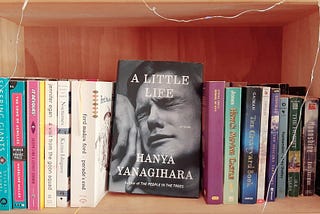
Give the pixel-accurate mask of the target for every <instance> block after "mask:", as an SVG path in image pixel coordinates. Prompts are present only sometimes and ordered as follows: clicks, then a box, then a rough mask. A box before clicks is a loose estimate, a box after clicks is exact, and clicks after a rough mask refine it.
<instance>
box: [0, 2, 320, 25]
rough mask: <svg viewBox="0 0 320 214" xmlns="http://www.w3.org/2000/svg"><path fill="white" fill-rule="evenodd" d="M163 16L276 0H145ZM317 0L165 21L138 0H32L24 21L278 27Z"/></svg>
mask: <svg viewBox="0 0 320 214" xmlns="http://www.w3.org/2000/svg"><path fill="white" fill-rule="evenodd" d="M146 2H147V3H148V5H149V6H150V7H151V8H152V7H155V8H156V10H157V12H159V13H160V14H161V15H163V16H165V17H168V18H173V19H192V18H198V17H205V16H214V15H222V16H234V15H236V14H238V13H240V12H242V11H245V10H249V9H266V8H268V7H270V6H271V5H273V4H274V3H276V2H278V1H276V0H268V1H266V0H265V1H256V0H246V1H245V0H240V1H238V0H237V1H234V0H218V1H215V0H211V1H210V0H202V1H193V0H187V1H182V0H173V1H172V0H158V1H157V0H151V1H150V0H146ZM316 2H317V1H316V0H307V1H302V0H288V1H286V2H285V3H284V4H282V5H279V6H276V7H275V8H273V9H272V10H270V11H268V12H267V13H258V12H250V13H248V14H245V15H243V16H241V17H239V18H237V19H222V18H215V19H210V20H203V21H197V22H190V23H177V22H168V21H166V20H164V19H161V18H160V17H158V16H156V15H154V14H153V13H152V12H151V11H150V10H149V9H148V8H147V7H146V5H145V4H144V2H143V1H142V0H129V1H127V0H120V1H116V0H94V1H88V0H67V1H63V0H59V1H55V0H30V1H29V4H28V6H27V8H26V10H25V17H24V20H23V24H24V26H57V25H72V26H79V25H80V26H113V27H114V26H117V27H119V26H126V27H128V26H164V25H165V26H184V27H185V26H199V25H201V26H230V25H236V26H249V25H250V26H282V25H284V24H287V23H289V22H292V21H295V20H297V18H299V17H301V16H305V15H308V14H311V13H313V12H315V11H316V10H317V4H316ZM22 3H23V0H12V1H11V0H1V1H0V4H1V7H0V17H3V18H6V19H8V20H11V21H14V22H16V23H18V22H19V20H20V11H21V6H22Z"/></svg>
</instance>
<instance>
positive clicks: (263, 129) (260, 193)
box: [257, 87, 270, 203]
mask: <svg viewBox="0 0 320 214" xmlns="http://www.w3.org/2000/svg"><path fill="white" fill-rule="evenodd" d="M261 102H262V105H261V120H260V124H261V125H260V147H259V166H258V189H257V203H263V202H264V195H265V178H266V165H267V145H268V128H269V109H270V87H262V101H261Z"/></svg>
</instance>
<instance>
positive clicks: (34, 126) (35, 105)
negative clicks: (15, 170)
mask: <svg viewBox="0 0 320 214" xmlns="http://www.w3.org/2000/svg"><path fill="white" fill-rule="evenodd" d="M39 96H40V94H39V82H38V81H36V80H28V81H27V97H28V99H27V125H28V129H27V136H28V141H27V150H28V158H27V164H28V209H31V210H39V209H40V189H39V188H40V183H39V182H40V171H39V168H40V166H39V164H40V160H39V149H40V148H39V145H40V142H39V140H40V139H39V123H40V121H39V120H40V115H39V100H40V99H39Z"/></svg>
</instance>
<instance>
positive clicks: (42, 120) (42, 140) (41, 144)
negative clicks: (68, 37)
mask: <svg viewBox="0 0 320 214" xmlns="http://www.w3.org/2000/svg"><path fill="white" fill-rule="evenodd" d="M39 90H40V91H39V95H40V97H39V98H40V99H39V115H40V118H39V122H40V123H39V160H40V163H39V175H40V178H39V185H40V186H39V189H40V196H39V197H40V202H39V205H40V209H42V208H44V206H45V169H44V167H45V154H44V153H45V108H46V103H45V94H46V92H45V80H43V79H42V80H39Z"/></svg>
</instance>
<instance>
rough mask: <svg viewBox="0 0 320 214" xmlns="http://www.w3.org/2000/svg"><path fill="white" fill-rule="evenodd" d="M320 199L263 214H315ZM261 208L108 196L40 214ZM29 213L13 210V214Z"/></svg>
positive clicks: (289, 201) (294, 201) (287, 202)
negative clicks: (83, 205)
mask: <svg viewBox="0 0 320 214" xmlns="http://www.w3.org/2000/svg"><path fill="white" fill-rule="evenodd" d="M319 202H320V197H319V196H308V197H303V196H301V197H293V198H284V199H276V201H275V202H269V203H268V204H267V206H266V208H265V210H264V212H263V213H264V214H273V213H291V214H294V213H318V212H319V209H320V203H319ZM263 206H264V204H250V205H248V204H235V205H225V204H221V205H208V204H206V203H205V201H204V199H203V197H200V198H199V199H190V198H172V197H160V196H150V195H129V194H118V193H108V194H107V195H106V196H105V197H104V198H103V199H102V200H101V201H100V203H99V204H98V206H97V207H95V208H45V209H43V210H41V212H40V213H47V214H50V213H52V214H53V213H54V214H55V213H60V214H64V213H83V214H84V213H88V214H89V213H110V214H118V213H119V214H120V213H121V214H127V213H135V214H158V213H167V214H185V213H197V214H202V213H203V214H204V213H234V214H236V213H262V211H263ZM20 212H23V213H28V212H32V211H27V212H26V211H25V210H24V211H23V210H14V212H13V213H20Z"/></svg>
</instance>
